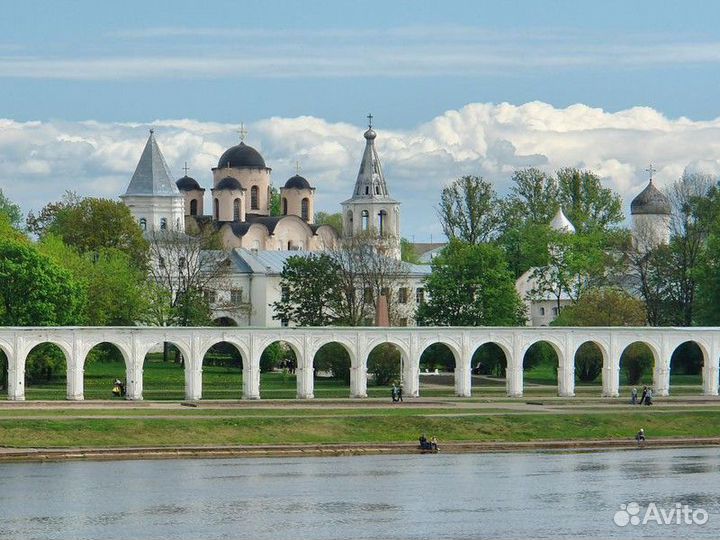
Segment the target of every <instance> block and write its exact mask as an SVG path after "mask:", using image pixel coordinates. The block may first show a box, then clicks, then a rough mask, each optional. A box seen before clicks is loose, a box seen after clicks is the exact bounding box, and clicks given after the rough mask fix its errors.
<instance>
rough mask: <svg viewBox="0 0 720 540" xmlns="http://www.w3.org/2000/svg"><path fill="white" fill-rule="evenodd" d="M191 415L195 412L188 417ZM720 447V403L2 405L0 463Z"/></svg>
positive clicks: (437, 401) (445, 401) (436, 401)
mask: <svg viewBox="0 0 720 540" xmlns="http://www.w3.org/2000/svg"><path fill="white" fill-rule="evenodd" d="M187 405H193V406H191V407H188V406H187ZM641 427H642V428H644V429H645V432H646V433H647V436H648V440H649V441H648V442H649V445H651V446H698V445H703V446H706V445H718V446H720V403H719V402H718V400H717V399H684V398H674V399H667V400H664V401H663V402H658V403H657V405H655V406H653V407H637V406H636V407H633V406H629V405H627V404H626V403H624V402H621V401H620V400H607V399H600V398H596V399H583V400H572V401H570V400H561V399H549V400H546V401H543V402H536V401H531V402H528V401H522V400H497V401H495V400H483V401H477V402H469V401H467V400H452V399H425V400H412V401H408V402H406V403H404V404H401V405H391V404H388V403H387V402H386V401H385V400H358V401H353V402H342V401H327V402H323V401H322V400H315V401H313V402H296V403H288V402H280V401H278V402H267V401H263V402H200V403H198V404H181V403H153V402H142V403H132V402H108V403H103V402H94V403H90V402H84V403H68V404H60V403H57V402H47V403H38V402H34V403H32V402H28V403H11V402H4V403H0V460H4V461H14V460H48V459H131V458H143V459H145V458H166V457H239V456H274V455H278V456H291V455H347V454H372V453H377V454H380V453H414V452H416V451H417V449H416V448H415V446H416V444H415V441H417V438H418V436H419V435H420V434H421V433H425V434H427V436H428V437H430V436H433V435H434V436H436V437H437V438H438V439H439V440H440V442H441V446H442V448H443V451H444V452H497V451H514V450H520V451H536V450H537V451H540V450H542V451H545V450H574V451H578V450H597V449H605V448H633V447H635V446H636V444H635V441H634V435H635V433H636V432H637V431H638V430H639V429H640V428H641Z"/></svg>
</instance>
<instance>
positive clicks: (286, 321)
mask: <svg viewBox="0 0 720 540" xmlns="http://www.w3.org/2000/svg"><path fill="white" fill-rule="evenodd" d="M289 324H290V321H288V320H287V319H282V320H281V321H280V326H288V325H289Z"/></svg>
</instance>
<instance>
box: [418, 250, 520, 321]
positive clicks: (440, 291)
mask: <svg viewBox="0 0 720 540" xmlns="http://www.w3.org/2000/svg"><path fill="white" fill-rule="evenodd" d="M425 287H426V290H427V292H428V293H429V297H430V299H429V300H428V302H426V303H425V304H422V305H421V306H420V307H419V308H418V312H417V318H418V321H420V323H421V324H427V325H438V326H512V325H519V324H523V323H524V322H525V313H524V306H523V303H522V302H521V300H520V298H519V297H518V294H517V292H516V291H515V280H514V279H513V276H512V273H511V272H510V271H509V270H508V268H507V262H506V261H505V259H504V257H503V252H502V250H501V249H500V248H498V247H497V246H493V245H488V244H478V245H472V244H467V243H464V242H460V241H459V240H451V241H450V243H449V244H448V245H447V247H446V248H445V249H444V250H443V251H442V253H441V254H440V255H438V256H437V257H435V259H434V260H433V262H432V273H431V274H430V276H428V278H426V281H425Z"/></svg>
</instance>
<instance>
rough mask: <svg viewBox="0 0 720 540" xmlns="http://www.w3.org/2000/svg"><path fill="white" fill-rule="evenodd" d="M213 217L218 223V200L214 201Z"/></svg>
mask: <svg viewBox="0 0 720 540" xmlns="http://www.w3.org/2000/svg"><path fill="white" fill-rule="evenodd" d="M213 215H214V216H215V220H216V221H219V220H220V201H219V200H218V199H215V200H214V201H213Z"/></svg>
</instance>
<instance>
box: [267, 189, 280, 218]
mask: <svg viewBox="0 0 720 540" xmlns="http://www.w3.org/2000/svg"><path fill="white" fill-rule="evenodd" d="M270 215H271V216H282V208H281V206H280V190H279V189H278V188H276V187H271V188H270Z"/></svg>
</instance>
